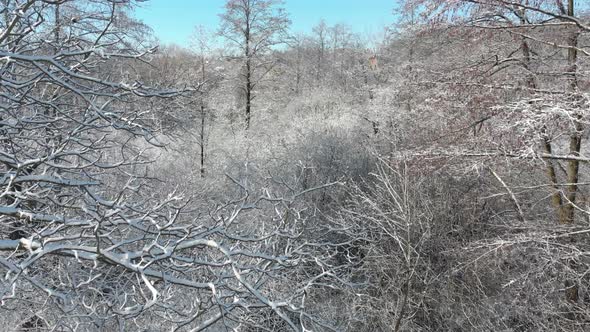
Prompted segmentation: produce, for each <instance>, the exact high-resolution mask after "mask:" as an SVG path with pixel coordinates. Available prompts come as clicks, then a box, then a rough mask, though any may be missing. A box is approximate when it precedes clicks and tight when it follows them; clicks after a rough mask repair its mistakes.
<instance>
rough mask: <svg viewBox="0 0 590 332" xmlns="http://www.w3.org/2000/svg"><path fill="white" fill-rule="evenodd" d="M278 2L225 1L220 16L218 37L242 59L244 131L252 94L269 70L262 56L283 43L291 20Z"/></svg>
mask: <svg viewBox="0 0 590 332" xmlns="http://www.w3.org/2000/svg"><path fill="white" fill-rule="evenodd" d="M281 5H282V1H281V0H228V1H227V2H226V4H225V13H223V14H222V15H221V28H220V30H219V34H220V35H221V36H223V37H224V38H226V39H227V40H228V41H229V42H230V44H232V45H233V46H234V47H236V48H237V50H238V53H239V56H240V58H242V59H243V60H244V71H243V74H242V75H241V76H242V79H243V80H244V81H243V86H242V88H241V89H242V90H243V93H244V95H245V97H244V98H245V117H246V118H245V121H246V130H247V129H249V128H250V120H251V116H252V115H251V112H252V100H254V97H255V96H254V91H255V89H256V87H257V85H258V83H259V82H260V80H262V78H264V76H265V75H266V74H267V73H268V71H269V70H270V69H271V68H272V62H271V63H269V61H268V60H267V59H265V58H264V55H265V54H266V53H267V52H268V51H269V50H270V49H271V48H272V46H274V45H277V44H280V43H282V42H284V38H285V35H286V31H287V28H288V27H289V24H290V20H289V18H288V17H287V14H286V13H285V11H284V9H283V8H282V7H280V6H281Z"/></svg>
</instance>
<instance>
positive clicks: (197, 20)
mask: <svg viewBox="0 0 590 332" xmlns="http://www.w3.org/2000/svg"><path fill="white" fill-rule="evenodd" d="M394 3H395V1H394V0H286V1H285V9H286V10H287V12H288V13H289V14H290V15H289V16H290V18H291V21H292V26H291V30H292V31H293V32H310V31H311V28H312V27H313V26H314V25H315V24H317V22H318V21H319V20H320V19H321V18H323V19H325V20H326V23H328V24H329V25H333V24H336V23H345V24H348V25H349V26H351V27H352V29H353V30H354V31H355V32H357V33H360V34H362V35H365V36H369V35H376V34H379V33H380V32H381V31H382V29H383V27H385V26H387V25H389V24H391V23H393V20H394V17H393V14H392V12H393V8H394ZM224 4H225V0H150V1H148V2H146V3H143V4H141V7H140V8H138V9H137V11H136V13H135V16H136V17H137V18H139V19H141V20H142V21H143V22H145V23H146V24H148V25H149V26H151V27H152V29H153V30H154V32H155V34H156V36H157V37H158V38H159V39H160V41H162V42H164V43H167V44H169V43H175V44H178V45H181V46H189V45H188V43H189V37H190V35H191V34H192V32H193V31H194V27H195V26H197V25H199V24H200V25H203V26H205V27H207V28H209V29H211V30H214V31H215V30H216V29H217V27H218V23H219V18H218V14H220V13H221V12H223V5H224Z"/></svg>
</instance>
